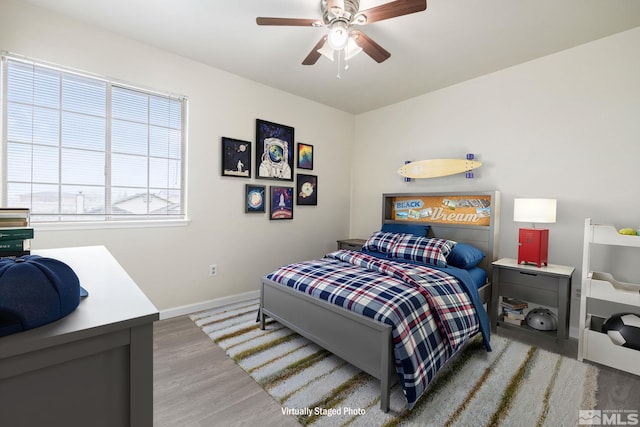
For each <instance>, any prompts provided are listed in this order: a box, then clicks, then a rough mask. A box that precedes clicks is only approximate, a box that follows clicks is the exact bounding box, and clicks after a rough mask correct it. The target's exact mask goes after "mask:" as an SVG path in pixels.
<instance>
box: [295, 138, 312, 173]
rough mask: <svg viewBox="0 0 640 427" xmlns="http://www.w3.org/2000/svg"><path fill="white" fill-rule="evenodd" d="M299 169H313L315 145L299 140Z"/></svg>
mask: <svg viewBox="0 0 640 427" xmlns="http://www.w3.org/2000/svg"><path fill="white" fill-rule="evenodd" d="M297 166H298V169H311V170H313V145H309V144H303V143H302V142H298V165H297Z"/></svg>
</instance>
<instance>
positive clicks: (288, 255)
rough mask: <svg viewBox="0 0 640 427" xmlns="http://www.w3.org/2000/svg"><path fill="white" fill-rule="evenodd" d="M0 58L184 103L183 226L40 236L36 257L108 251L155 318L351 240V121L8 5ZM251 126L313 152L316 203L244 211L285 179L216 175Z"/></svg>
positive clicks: (2, 12)
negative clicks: (248, 188)
mask: <svg viewBox="0 0 640 427" xmlns="http://www.w3.org/2000/svg"><path fill="white" fill-rule="evenodd" d="M0 50H5V51H10V52H14V53H17V54H21V55H26V56H29V57H32V58H35V59H40V60H44V61H49V62H52V63H56V64H60V65H64V66H66V67H74V68H77V69H80V70H84V71H88V72H91V73H96V74H100V75H105V76H108V77H111V78H115V79H118V80H121V81H125V82H129V83H133V84H140V85H143V86H146V87H149V88H154V89H158V90H163V91H168V92H172V93H178V94H183V95H186V96H188V97H189V122H188V130H189V142H188V165H187V168H188V185H189V187H188V202H189V203H188V208H189V218H190V219H191V222H190V224H189V225H188V226H185V227H174V228H140V229H120V230H82V231H78V230H76V231H41V230H38V229H37V228H36V237H35V239H34V241H33V249H40V248H53V247H69V246H85V245H105V246H107V248H108V249H109V250H110V251H111V252H112V253H113V255H114V256H115V257H116V259H117V260H118V261H119V262H120V263H121V264H122V266H123V267H124V268H125V269H126V270H127V271H128V272H129V274H130V275H131V276H132V277H133V279H134V280H135V281H136V282H137V283H138V285H139V286H140V287H141V289H142V290H143V291H144V292H145V294H146V295H147V296H148V297H149V298H150V299H151V300H152V302H153V303H154V304H155V305H156V306H157V307H158V308H159V309H161V310H162V309H167V308H172V307H179V306H183V305H188V304H193V303H198V302H202V301H207V300H211V299H216V298H219V297H224V296H228V295H234V294H239V293H243V292H247V291H252V290H257V289H258V285H259V279H260V277H261V276H262V275H264V274H266V273H268V272H269V271H271V270H272V269H274V268H275V267H277V266H278V265H281V264H283V263H285V262H291V261H295V260H302V259H309V258H311V257H317V256H321V255H322V254H324V253H326V252H328V251H329V250H333V249H334V248H335V245H336V243H335V241H336V239H339V238H344V237H347V235H348V216H349V186H348V182H349V170H350V164H351V151H350V147H351V142H352V139H353V133H354V130H353V126H354V124H353V116H352V115H350V114H347V113H344V112H341V111H338V110H335V109H332V108H328V107H326V106H322V105H320V104H317V103H314V102H310V101H307V100H305V99H302V98H299V97H295V96H292V95H289V94H287V93H284V92H281V91H277V90H274V89H271V88H269V87H266V86H263V85H260V84H257V83H255V82H251V81H248V80H245V79H242V78H239V77H236V76H234V75H231V74H228V73H225V72H222V71H220V70H217V69H214V68H211V67H207V66H205V65H202V64H199V63H196V62H193V61H190V60H188V59H185V58H182V57H179V56H176V55H173V54H170V53H167V52H164V51H162V50H158V49H155V48H152V47H149V46H145V45H143V44H140V43H137V42H134V41H132V40H128V39H125V38H122V37H119V36H117V35H114V34H111V33H109V32H106V31H102V30H100V29H98V28H95V27H91V26H87V25H84V24H82V23H79V22H77V21H72V20H69V19H67V18H63V17H61V16H58V15H54V14H52V13H50V12H47V11H44V10H41V9H38V8H34V7H31V6H29V5H26V4H23V3H19V2H15V1H13V0H3V1H2V3H1V4H0ZM256 118H260V119H264V120H268V121H273V122H276V123H282V124H285V125H289V126H292V127H294V128H295V139H296V142H304V143H307V144H312V145H314V148H315V150H314V168H315V169H314V170H313V171H303V172H304V173H312V174H315V175H318V188H319V198H318V206H317V207H315V206H295V207H294V219H293V220H292V221H269V219H268V217H267V215H266V214H264V215H259V214H245V213H244V205H243V199H244V189H245V184H246V183H250V182H251V183H256V184H262V185H267V186H269V185H273V184H275V185H291V186H293V183H292V182H282V181H280V182H277V181H269V180H256V179H251V180H247V179H242V178H229V177H221V172H220V163H221V159H220V152H221V148H220V138H221V137H222V136H226V137H231V138H237V139H243V140H247V141H254V140H255V119H256ZM328 122H330V123H332V126H331V129H329V128H327V127H326V126H323V124H324V123H328ZM336 153H339V154H340V155H336ZM254 154H255V147H254ZM254 169H255V166H254ZM254 176H255V173H254ZM211 263H217V265H218V276H217V277H215V278H210V277H208V266H209V264H211Z"/></svg>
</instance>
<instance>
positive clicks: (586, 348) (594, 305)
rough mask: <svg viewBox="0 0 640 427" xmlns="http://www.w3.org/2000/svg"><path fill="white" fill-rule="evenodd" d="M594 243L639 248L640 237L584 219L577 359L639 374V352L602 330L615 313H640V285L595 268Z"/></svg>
mask: <svg viewBox="0 0 640 427" xmlns="http://www.w3.org/2000/svg"><path fill="white" fill-rule="evenodd" d="M593 245H609V246H624V247H630V248H640V236H628V235H622V234H619V233H618V231H617V230H616V228H615V227H613V226H611V225H605V224H595V223H593V221H592V220H591V219H590V218H587V219H586V220H585V225H584V248H583V258H582V291H581V296H580V343H579V346H578V360H584V359H586V360H591V361H593V362H596V363H600V364H603V365H607V366H611V367H613V368H616V369H620V370H623V371H627V372H631V373H633V374H636V375H640V364H639V363H638V360H640V352H639V351H637V350H633V349H630V348H626V347H621V346H618V345H615V344H613V342H612V341H611V340H610V339H609V337H608V336H607V334H603V333H602V332H601V328H602V323H603V322H604V321H605V320H606V319H607V318H609V317H610V316H611V315H613V314H615V313H622V312H632V313H637V314H638V315H640V284H633V283H625V282H620V281H618V280H616V279H615V278H614V276H613V274H611V273H607V272H599V271H593V270H592V269H591V249H592V246H593Z"/></svg>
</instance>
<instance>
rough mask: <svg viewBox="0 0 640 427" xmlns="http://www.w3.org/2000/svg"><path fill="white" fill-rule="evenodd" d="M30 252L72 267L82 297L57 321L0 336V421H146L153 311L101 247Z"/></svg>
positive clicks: (114, 423) (150, 416) (148, 424)
mask: <svg viewBox="0 0 640 427" xmlns="http://www.w3.org/2000/svg"><path fill="white" fill-rule="evenodd" d="M34 254H37V255H42V256H46V257H50V258H55V259H58V260H60V261H63V262H65V263H67V264H68V265H69V266H71V268H73V270H74V271H75V272H76V274H77V275H78V278H79V279H80V284H81V285H82V287H84V288H85V289H86V290H87V291H88V292H89V297H88V298H86V299H83V300H82V301H81V302H80V305H79V306H78V308H77V309H76V310H75V311H74V312H72V313H71V314H69V315H68V316H66V317H64V318H62V319H60V320H58V321H56V322H53V323H50V324H47V325H44V326H41V327H39V328H35V329H31V330H29V331H25V332H20V333H17V334H13V335H8V336H6V337H0V425H1V426H5V425H6V426H12V427H15V426H37V425H42V426H65V427H72V426H83V427H84V426H87V425H91V426H105V427H112V426H127V425H130V426H146V427H152V426H153V322H154V321H155V320H157V319H158V310H157V309H156V308H155V307H154V306H153V304H152V303H151V302H150V301H149V300H148V299H147V297H146V296H145V295H144V294H143V293H142V291H140V289H139V288H138V287H137V286H136V284H135V283H134V281H133V280H132V279H131V277H129V275H128V274H127V273H126V272H125V271H124V269H123V268H122V267H121V266H120V264H118V262H117V261H116V260H115V258H113V256H112V255H111V254H110V253H109V251H107V249H106V248H105V247H103V246H90V247H80V248H65V249H49V250H40V251H34Z"/></svg>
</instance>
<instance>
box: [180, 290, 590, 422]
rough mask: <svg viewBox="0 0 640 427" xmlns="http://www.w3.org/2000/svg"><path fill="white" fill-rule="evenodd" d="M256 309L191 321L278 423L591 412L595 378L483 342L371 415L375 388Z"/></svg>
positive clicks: (501, 341) (519, 347) (500, 342)
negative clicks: (259, 393) (263, 319)
mask: <svg viewBox="0 0 640 427" xmlns="http://www.w3.org/2000/svg"><path fill="white" fill-rule="evenodd" d="M257 310H258V301H257V300H252V301H248V302H243V303H236V304H232V305H229V306H225V307H220V308H217V309H212V310H208V311H203V312H200V313H196V314H193V315H192V316H191V319H192V320H193V321H194V322H195V323H196V325H198V326H199V327H200V328H202V330H203V331H204V332H205V333H206V334H207V335H208V336H209V337H211V339H212V340H213V341H214V342H215V343H217V344H218V345H219V346H220V347H222V348H223V349H224V350H225V351H226V353H227V354H228V355H229V356H230V357H231V358H233V359H234V360H235V361H236V363H237V364H238V365H239V366H241V367H242V369H244V370H245V371H246V372H247V374H249V375H250V376H251V377H252V378H253V379H254V380H255V381H256V382H258V383H259V384H260V385H261V386H262V387H263V388H264V389H265V390H266V391H267V392H268V393H269V394H270V395H271V396H272V397H273V398H274V399H275V400H276V401H277V402H278V403H279V404H280V405H281V408H282V413H283V416H292V417H294V418H295V419H297V421H298V422H299V423H300V424H301V425H313V426H316V425H317V426H345V425H349V426H395V425H403V426H404V425H407V426H492V427H493V426H500V425H503V426H554V427H555V426H575V425H578V419H579V415H580V411H581V410H591V409H593V408H594V407H595V394H596V389H597V376H598V370H597V368H596V367H594V366H592V365H589V364H584V363H581V362H578V361H577V360H574V359H570V358H567V357H562V356H560V355H557V354H554V353H551V352H548V351H544V350H541V349H538V348H536V347H532V346H529V345H526V344H522V343H519V342H517V341H513V340H509V339H506V338H503V337H500V336H496V335H493V336H492V338H491V345H492V347H493V351H492V352H486V351H485V350H484V349H483V347H482V344H481V341H480V340H479V339H477V340H475V341H473V342H471V343H470V344H469V345H467V346H466V347H465V348H464V349H462V350H461V351H460V352H459V353H458V354H457V355H456V356H454V359H452V360H451V361H450V363H448V364H447V366H446V369H445V370H442V371H441V372H440V373H439V374H438V375H437V376H436V378H435V379H434V380H433V381H432V383H431V385H430V387H429V389H428V391H427V392H426V393H425V395H423V396H422V398H421V399H420V400H419V401H418V403H417V404H416V406H415V407H414V408H413V409H412V410H411V411H408V410H407V406H406V400H405V398H404V395H403V394H402V390H401V388H400V387H399V386H398V385H397V384H396V386H395V387H394V388H393V389H392V393H391V410H390V411H389V412H387V413H384V412H382V411H381V410H380V384H379V381H378V380H376V379H374V378H372V377H370V376H369V375H368V374H366V373H363V372H361V371H360V370H358V369H357V368H355V367H353V366H352V365H350V364H348V363H346V362H344V361H343V360H341V359H340V358H338V357H336V356H334V355H333V354H331V353H329V352H327V351H325V350H323V349H322V348H320V347H318V346H317V345H315V344H313V343H312V342H310V341H308V340H307V339H305V338H303V337H301V336H299V335H297V334H296V333H294V332H292V331H291V330H289V329H287V328H286V327H284V326H282V325H281V324H279V323H277V322H275V321H273V320H271V319H269V320H268V323H267V327H266V330H264V331H261V330H260V328H259V325H258V323H257V322H256V315H257Z"/></svg>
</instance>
